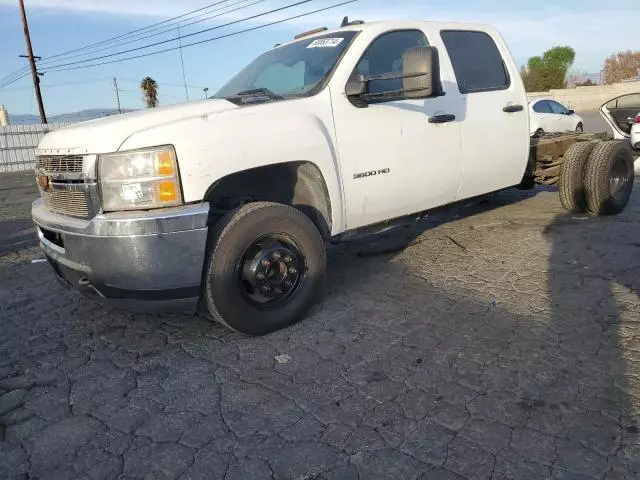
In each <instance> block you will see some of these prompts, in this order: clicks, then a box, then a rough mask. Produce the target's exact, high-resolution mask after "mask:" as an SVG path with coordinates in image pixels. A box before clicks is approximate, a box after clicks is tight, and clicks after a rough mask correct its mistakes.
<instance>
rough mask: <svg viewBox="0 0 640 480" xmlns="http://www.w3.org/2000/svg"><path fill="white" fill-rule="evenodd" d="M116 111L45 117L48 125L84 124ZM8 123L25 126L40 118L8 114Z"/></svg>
mask: <svg viewBox="0 0 640 480" xmlns="http://www.w3.org/2000/svg"><path fill="white" fill-rule="evenodd" d="M133 111H134V110H133V109H130V108H129V109H124V110H123V112H125V113H126V112H133ZM117 113H118V111H117V110H116V109H115V108H89V109H87V110H81V111H79V112H73V113H63V114H60V115H51V116H49V117H47V120H48V121H49V123H68V122H73V123H77V122H86V121H87V120H93V119H95V118H102V117H107V116H109V115H116V114H117ZM9 121H10V122H11V124H12V125H25V124H31V123H40V117H39V116H38V115H29V114H26V115H23V114H15V115H12V114H9Z"/></svg>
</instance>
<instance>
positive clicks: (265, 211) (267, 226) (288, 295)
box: [202, 202, 326, 335]
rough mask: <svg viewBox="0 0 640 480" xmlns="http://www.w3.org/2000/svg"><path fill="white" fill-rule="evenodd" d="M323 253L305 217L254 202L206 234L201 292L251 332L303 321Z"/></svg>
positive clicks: (223, 318)
mask: <svg viewBox="0 0 640 480" xmlns="http://www.w3.org/2000/svg"><path fill="white" fill-rule="evenodd" d="M325 269H326V256H325V249H324V243H323V240H322V237H321V235H320V232H319V231H318V229H317V228H316V226H315V225H314V224H313V222H311V220H309V218H308V217H307V216H306V215H304V214H303V213H301V212H300V211H298V210H296V209H295V208H293V207H290V206H288V205H282V204H277V203H269V202H258V203H251V204H247V205H243V206H242V207H240V208H238V209H236V210H234V211H233V212H230V213H229V214H228V215H226V216H225V217H224V218H223V219H222V220H220V222H218V224H217V225H216V226H215V227H214V229H213V231H212V232H211V233H210V239H209V245H208V254H207V262H206V264H205V269H204V281H203V287H202V288H203V292H202V297H203V301H204V304H205V306H206V308H207V310H208V312H209V314H210V315H211V316H212V317H213V319H214V320H217V321H219V322H221V323H223V324H225V325H226V326H228V327H230V328H232V329H233V330H237V331H239V332H242V333H246V334H249V335H264V334H267V333H270V332H274V331H276V330H279V329H281V328H284V327H287V326H289V325H292V324H294V323H296V322H298V321H299V320H301V319H302V318H303V317H304V316H305V314H306V313H307V312H308V311H309V309H310V308H311V307H312V306H313V305H314V304H315V302H316V301H317V299H318V298H319V295H320V293H321V291H322V287H323V284H324V277H325Z"/></svg>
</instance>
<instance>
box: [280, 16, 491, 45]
mask: <svg viewBox="0 0 640 480" xmlns="http://www.w3.org/2000/svg"><path fill="white" fill-rule="evenodd" d="M411 28H440V29H452V30H480V31H487V30H493V29H494V28H493V27H492V26H491V25H487V24H481V23H467V22H446V21H445V22H443V21H434V20H422V21H421V20H417V21H414V20H397V21H375V22H365V23H359V24H352V25H347V26H344V27H339V28H333V29H327V30H319V31H315V30H316V29H313V30H310V31H309V34H308V35H304V34H301V35H302V36H299V37H298V38H296V39H293V40H291V41H290V42H287V43H291V42H294V41H298V40H303V39H308V38H312V37H317V36H323V35H328V34H331V33H336V32H350V31H351V32H352V31H358V32H359V31H365V30H367V31H368V30H374V31H376V32H378V31H379V32H385V31H388V30H404V29H411Z"/></svg>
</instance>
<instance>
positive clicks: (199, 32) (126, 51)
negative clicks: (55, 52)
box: [47, 0, 316, 71]
mask: <svg viewBox="0 0 640 480" xmlns="http://www.w3.org/2000/svg"><path fill="white" fill-rule="evenodd" d="M314 1H316V0H300V1H298V2H296V3H290V4H288V5H285V6H284V7H279V8H274V9H273V10H269V11H266V12H262V13H258V14H256V15H251V16H250V17H245V18H241V19H239V20H234V21H232V22H227V23H224V24H222V25H217V26H215V27H210V28H205V29H204V30H199V31H197V32H192V33H188V34H186V35H181V36H178V37H174V38H169V39H167V40H162V41H160V42H155V43H150V44H149V45H143V46H141V47H136V48H130V49H128V50H122V51H121V52H115V53H109V54H107V55H100V56H98V57H93V58H88V59H86V60H77V61H75V62H69V63H62V64H59V65H53V66H50V67H49V68H48V70H47V71H60V70H58V69H59V68H60V67H68V66H70V65H78V64H81V63H87V62H92V61H94V60H102V59H103V58H110V57H115V56H117V55H124V54H125V53H131V52H136V51H138V50H144V49H146V48H151V47H156V46H158V45H163V44H165V43H169V42H175V41H176V40H178V39H180V40H181V39H183V38H189V37H193V36H195V35H201V34H203V33H206V32H210V31H212V30H218V29H220V28H223V27H228V26H229V25H235V24H236V23H241V22H246V21H247V20H253V19H255V18H259V17H263V16H265V15H270V14H272V13H276V12H280V11H282V10H287V9H289V8H293V7H297V6H300V5H303V4H305V3H309V2H314Z"/></svg>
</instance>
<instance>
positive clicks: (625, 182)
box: [559, 141, 634, 215]
mask: <svg viewBox="0 0 640 480" xmlns="http://www.w3.org/2000/svg"><path fill="white" fill-rule="evenodd" d="M633 181H634V167H633V155H632V153H631V150H630V149H629V146H628V145H627V144H626V142H620V141H607V142H579V143H575V144H573V145H572V146H571V147H570V148H569V149H568V150H567V152H566V153H565V155H564V158H563V163H562V168H561V172H560V179H559V194H560V202H561V203H562V206H563V207H564V208H565V209H567V210H568V211H570V212H576V213H580V212H586V211H587V210H588V211H590V212H592V213H595V214H597V215H614V214H616V213H619V212H620V211H622V209H623V208H624V207H625V206H626V204H627V202H628V201H629V196H630V195H631V191H632V190H633Z"/></svg>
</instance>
